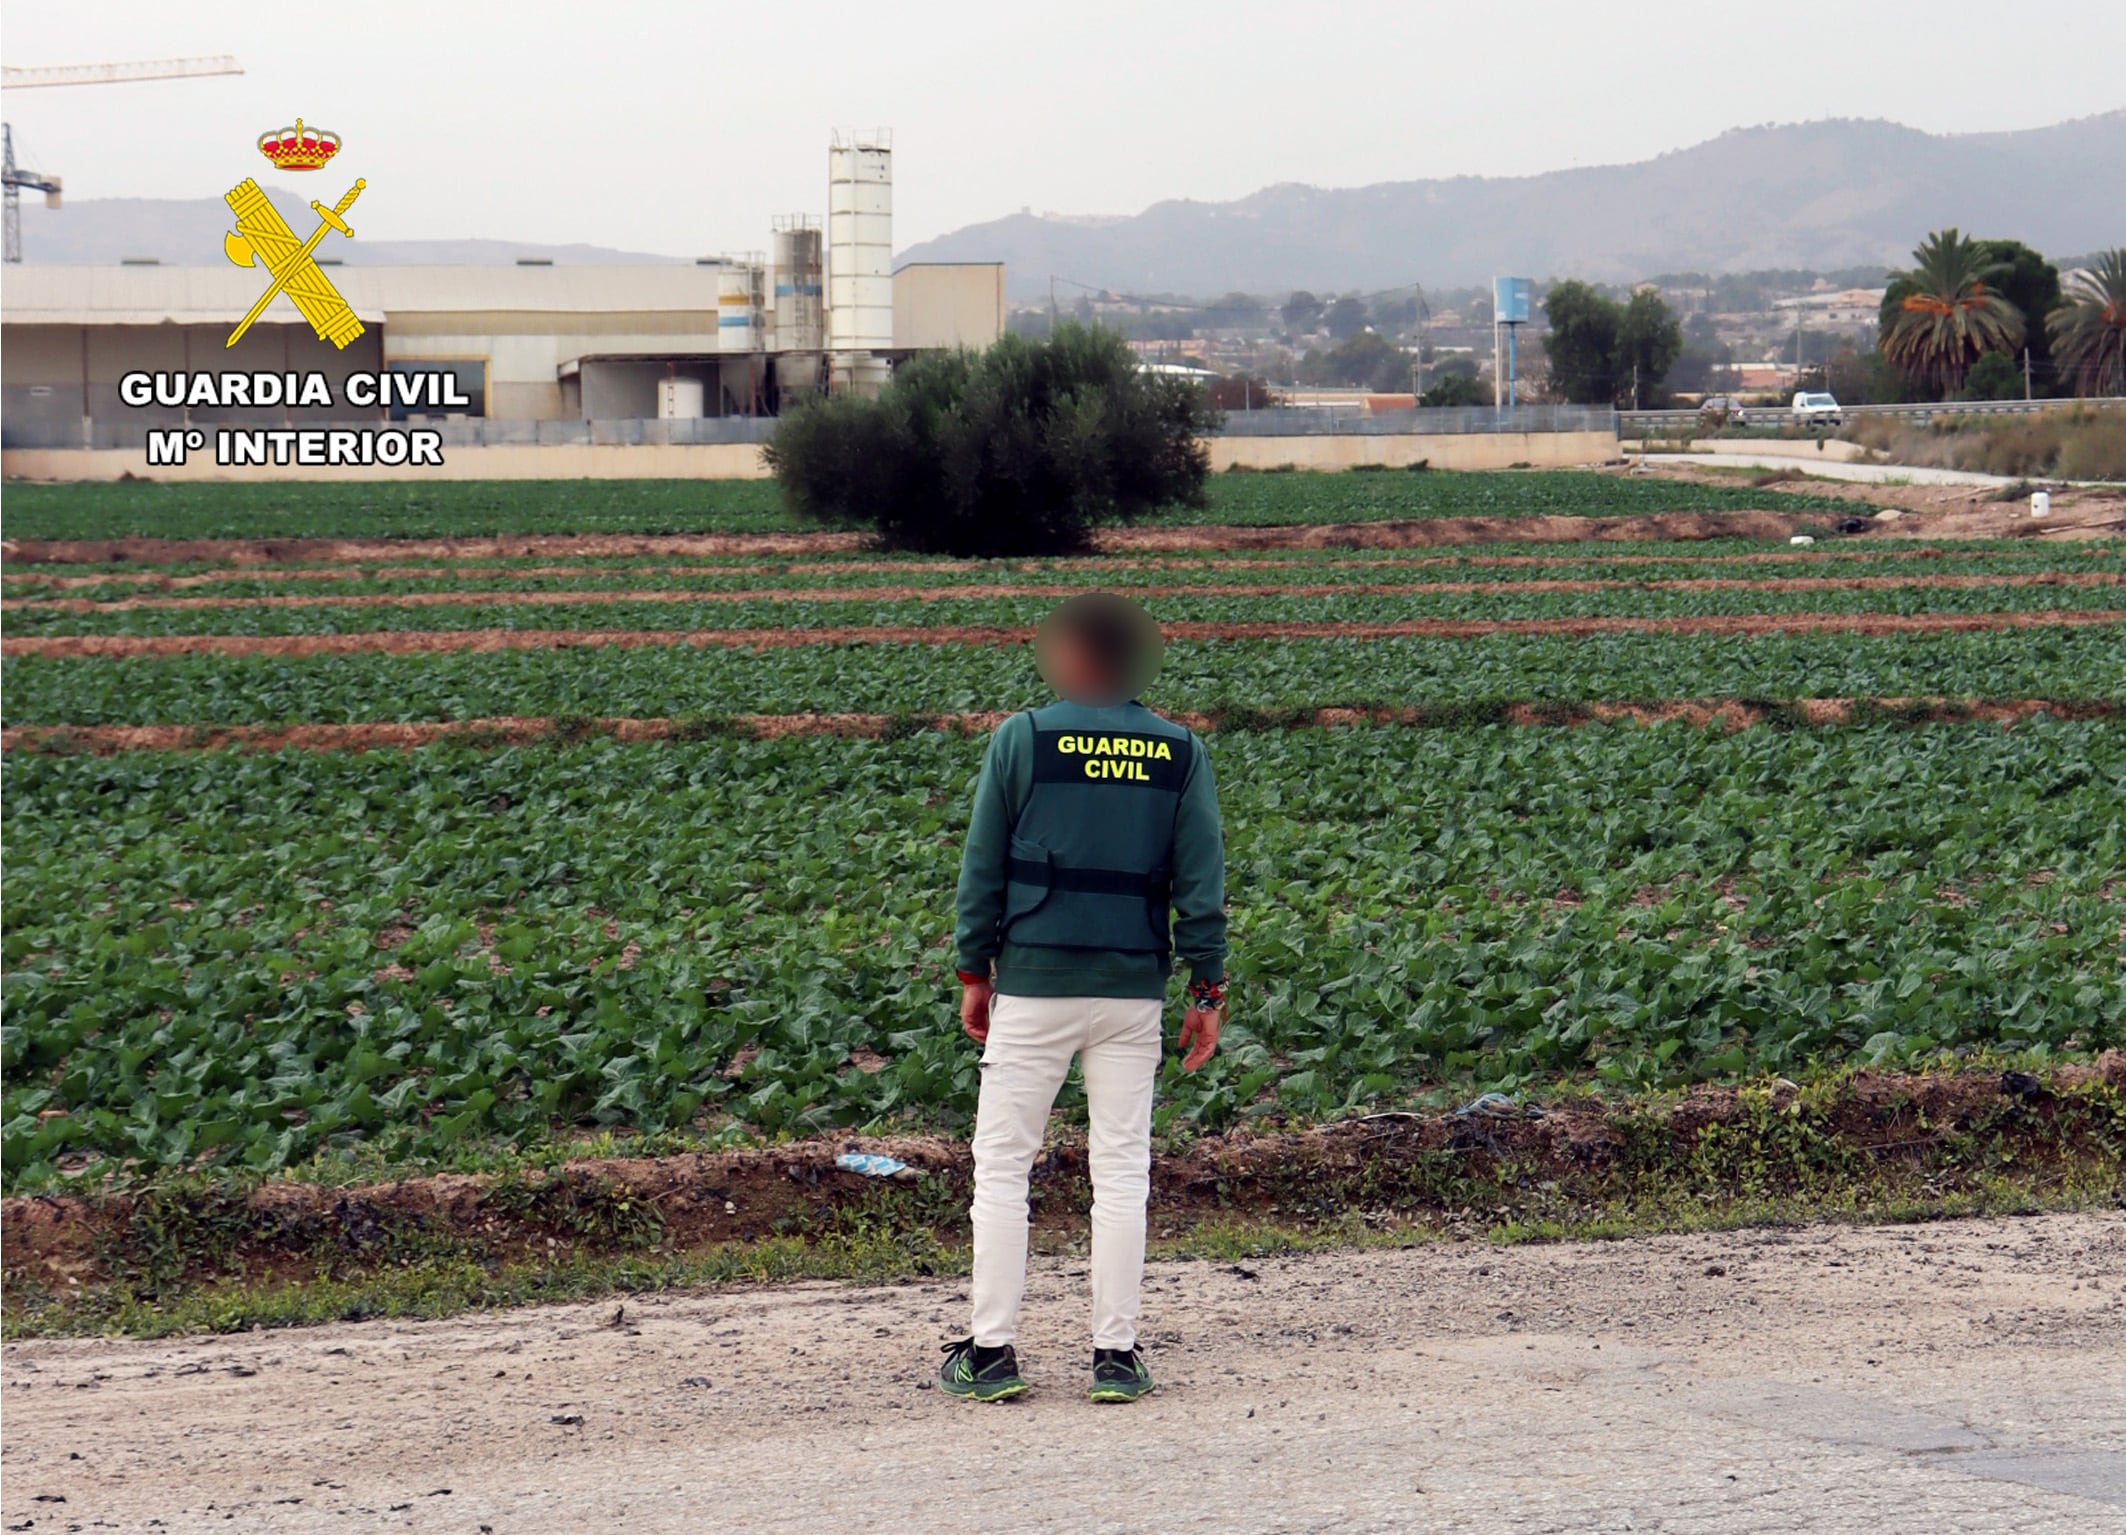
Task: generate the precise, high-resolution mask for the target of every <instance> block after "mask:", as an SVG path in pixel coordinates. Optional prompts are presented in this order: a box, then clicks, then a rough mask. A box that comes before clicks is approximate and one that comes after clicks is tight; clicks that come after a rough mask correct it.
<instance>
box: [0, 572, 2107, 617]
mask: <svg viewBox="0 0 2126 1535" xmlns="http://www.w3.org/2000/svg"><path fill="white" fill-rule="evenodd" d="M2122 582H2126V572H2119V571H2109V570H2086V571H2056V570H2045V571H2031V572H2025V573H2023V574H2019V575H1976V576H1973V575H1959V574H1955V573H1953V572H1951V573H1941V574H1936V573H1933V572H1930V573H1928V574H1926V575H1923V576H1790V577H1780V578H1772V579H1768V580H1760V581H1753V580H1748V579H1745V578H1743V577H1740V576H1696V577H1678V578H1671V579H1657V580H1647V581H1615V580H1592V579H1574V580H1537V581H1511V582H1500V581H1375V582H1359V581H1350V582H1312V583H1241V582H1233V583H1221V584H1219V585H1216V586H1142V587H1135V588H1132V591H1133V593H1134V594H1135V595H1137V596H1142V597H1153V598H1157V597H1190V596H1216V597H1399V596H1425V595H1433V596H1467V595H1471V594H1474V593H1479V592H1535V593H1550V592H1604V591H1649V592H1719V591H1726V592H1733V591H1760V590H1762V591H1789V592H1828V591H1898V590H1905V589H1910V588H1913V587H1928V588H1935V587H1960V588H1966V589H1976V588H1979V587H1992V586H2075V587H2096V586H2117V585H2120V584H2121V583H2122ZM1090 590H1092V588H1090V587H1079V586H1060V585H1036V586H1013V585H1008V584H999V583H987V582H983V583H976V582H970V583H967V584H965V585H959V586H844V587H787V586H775V587H757V588H752V589H741V590H736V591H688V590H685V589H683V588H678V589H658V588H643V589H629V590H623V591H602V590H601V591H486V592H483V591H452V592H366V593H359V594H356V595H352V596H340V595H336V594H333V593H329V592H327V593H318V594H309V593H305V594H302V595H298V596H285V597H118V598H113V599H110V600H108V601H106V600H102V599H98V598H93V597H50V598H41V597H40V598H21V597H16V598H8V599H6V600H4V601H0V612H19V611H24V610H29V611H35V612H40V613H55V612H56V613H123V612H127V611H129V610H132V609H135V608H175V609H183V610H201V611H218V610H223V609H237V608H325V607H330V608H438V607H608V606H611V605H613V604H615V603H626V602H655V603H682V602H700V603H738V602H763V603H766V602H786V603H787V602H858V603H876V602H975V601H982V600H988V599H999V598H1015V597H1048V598H1062V597H1068V596H1072V595H1075V594H1076V593H1079V592H1084V591H1090Z"/></svg>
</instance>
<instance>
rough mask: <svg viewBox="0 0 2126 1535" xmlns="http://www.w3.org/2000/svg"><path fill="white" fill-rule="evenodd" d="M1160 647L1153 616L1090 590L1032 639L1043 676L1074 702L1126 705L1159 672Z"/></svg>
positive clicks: (1050, 618) (1045, 623) (1055, 614)
mask: <svg viewBox="0 0 2126 1535" xmlns="http://www.w3.org/2000/svg"><path fill="white" fill-rule="evenodd" d="M1163 648H1164V646H1163V644H1162V641H1161V638H1160V634H1159V626H1158V625H1157V624H1155V623H1153V622H1152V618H1151V615H1150V614H1149V613H1146V612H1145V611H1144V610H1143V609H1142V608H1140V607H1138V606H1137V605H1136V604H1135V603H1133V602H1130V601H1129V600H1128V599H1126V598H1122V597H1117V596H1115V595H1113V594H1112V593H1105V592H1086V593H1081V594H1080V595H1078V596H1076V597H1073V598H1071V599H1070V600H1069V601H1068V602H1066V603H1064V604H1063V606H1061V607H1059V608H1057V609H1056V610H1055V611H1054V612H1052V613H1050V614H1049V615H1048V617H1047V618H1046V619H1044V620H1043V621H1042V623H1041V627H1040V629H1039V631H1038V632H1036V633H1035V635H1034V642H1033V651H1034V661H1035V664H1036V665H1037V666H1038V667H1039V669H1040V672H1041V676H1042V677H1043V678H1045V679H1046V680H1047V683H1048V685H1049V686H1050V687H1052V688H1054V689H1055V690H1056V691H1057V692H1058V693H1059V694H1061V695H1062V696H1063V697H1065V698H1067V699H1069V700H1070V701H1071V702H1072V703H1077V704H1088V705H1091V706H1094V707H1104V706H1107V705H1111V704H1120V703H1127V702H1128V701H1129V700H1130V699H1132V698H1134V697H1135V696H1136V695H1137V694H1138V693H1140V692H1142V691H1143V690H1144V686H1145V684H1146V683H1148V682H1150V681H1151V680H1152V678H1153V677H1154V676H1156V675H1157V674H1158V671H1159V656H1160V653H1161V651H1162V650H1163Z"/></svg>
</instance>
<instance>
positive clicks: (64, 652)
mask: <svg viewBox="0 0 2126 1535" xmlns="http://www.w3.org/2000/svg"><path fill="white" fill-rule="evenodd" d="M2107 624H2126V610H2121V609H2105V608H2099V609H2089V610H2079V609H2037V610H2032V611H2027V612H2008V613H1708V614H1696V615H1685V616H1671V617H1661V618H1655V617H1644V616H1637V615H1618V616H1607V617H1583V618H1498V619H1465V618H1413V619H1403V620H1398V621H1396V622H1392V623H1348V622H1327V621H1325V622H1320V623H1292V622H1260V623H1232V622H1220V623H1213V622H1196V621H1183V622H1175V623H1168V624H1163V625H1161V628H1162V630H1163V632H1164V633H1165V635H1166V637H1167V639H1168V640H1170V641H1171V640H1192V641H1193V640H1274V639H1350V640H1374V639H1400V638H1430V639H1478V638H1482V637H1483V636H1485V635H1488V634H1559V635H1591V634H1634V633H1656V634H1814V633H1839V634H1857V635H1868V634H1914V633H1922V634H1967V633H1972V632H1975V631H1979V630H1988V629H2035V628H2054V627H2058V628H2074V627H2086V626H2090V625H2107ZM1031 639H1032V631H1031V630H1030V629H1028V628H1025V627H1021V626H1013V627H1003V626H984V625H978V624H929V625H925V624H847V625H820V626H817V627H809V628H797V629H768V628H759V629H377V630H369V631H366V632H363V633H359V634H34V635H8V636H5V637H4V638H0V655H15V656H74V657H83V656H108V657H130V656H180V655H229V656H317V655H355V654H362V653H368V652H382V653H389V654H400V655H413V654H439V653H443V652H452V651H473V652H485V651H498V650H570V649H594V648H596V647H598V646H625V647H633V648H639V647H644V646H660V645H693V646H700V647H706V646H711V645H714V646H723V647H728V648H733V649H751V650H787V649H793V648H796V647H798V646H807V645H1023V644H1027V643H1029V642H1030V641H1031Z"/></svg>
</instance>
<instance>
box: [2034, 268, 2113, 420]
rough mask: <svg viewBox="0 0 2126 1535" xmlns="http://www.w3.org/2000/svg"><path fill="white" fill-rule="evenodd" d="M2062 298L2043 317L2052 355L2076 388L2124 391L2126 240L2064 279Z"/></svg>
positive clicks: (2081, 390)
mask: <svg viewBox="0 0 2126 1535" xmlns="http://www.w3.org/2000/svg"><path fill="white" fill-rule="evenodd" d="M2066 287H2067V291H2066V294H2065V301H2064V302H2063V303H2062V304H2061V305H2060V307H2059V308H2057V309H2055V310H2053V311H2052V313H2051V314H2050V315H2048V316H2047V317H2046V319H2045V328H2046V329H2047V330H2049V331H2051V332H2052V355H2053V356H2054V357H2056V358H2058V359H2059V363H2060V367H2061V368H2062V369H2063V370H2065V371H2068V372H2071V373H2072V374H2073V375H2074V389H2075V393H2077V394H2126V246H2114V247H2112V248H2111V249H2110V250H2108V251H2105V252H2104V253H2103V254H2102V255H2101V256H2099V257H2097V259H2096V265H2095V266H2093V267H2090V268H2088V269H2087V270H2085V271H2080V272H2076V273H2074V274H2073V275H2072V276H2070V277H2069V278H2068V279H2067V284H2066Z"/></svg>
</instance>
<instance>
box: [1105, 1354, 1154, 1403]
mask: <svg viewBox="0 0 2126 1535" xmlns="http://www.w3.org/2000/svg"><path fill="white" fill-rule="evenodd" d="M1157 1389H1158V1388H1157V1387H1156V1386H1154V1385H1153V1384H1152V1372H1151V1371H1149V1370H1147V1369H1146V1368H1145V1367H1144V1360H1143V1358H1142V1357H1141V1356H1140V1355H1139V1354H1138V1353H1137V1351H1136V1350H1135V1349H1133V1348H1096V1349H1094V1350H1093V1400H1094V1401H1096V1402H1134V1401H1135V1400H1137V1398H1138V1397H1140V1396H1150V1395H1151V1394H1152V1392H1154V1391H1155V1390H1157Z"/></svg>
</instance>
